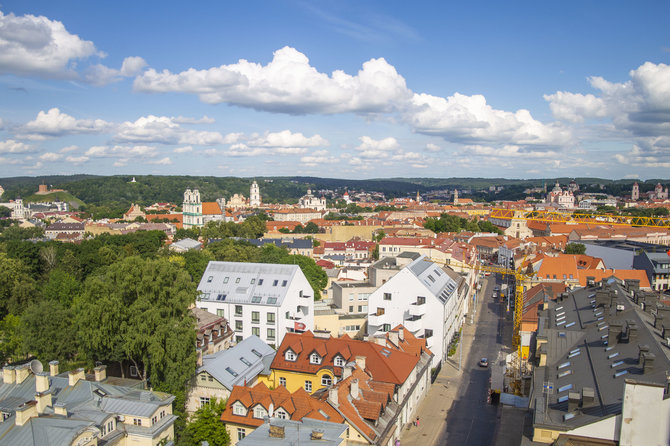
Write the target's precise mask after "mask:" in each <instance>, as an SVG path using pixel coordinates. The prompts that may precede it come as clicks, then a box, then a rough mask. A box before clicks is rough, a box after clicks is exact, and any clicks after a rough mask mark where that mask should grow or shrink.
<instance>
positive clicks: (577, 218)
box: [489, 208, 670, 229]
mask: <svg viewBox="0 0 670 446" xmlns="http://www.w3.org/2000/svg"><path fill="white" fill-rule="evenodd" d="M495 218H498V219H502V220H535V221H541V222H547V223H585V224H591V225H613V226H641V227H646V228H663V229H669V228H670V217H634V216H630V215H613V214H596V213H581V212H578V213H576V212H559V211H522V210H516V209H497V208H494V209H491V213H490V214H489V219H495Z"/></svg>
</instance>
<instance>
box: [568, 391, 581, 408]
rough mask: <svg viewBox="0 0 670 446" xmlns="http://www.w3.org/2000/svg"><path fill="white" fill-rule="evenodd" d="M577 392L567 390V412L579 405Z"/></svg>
mask: <svg viewBox="0 0 670 446" xmlns="http://www.w3.org/2000/svg"><path fill="white" fill-rule="evenodd" d="M580 399H581V398H580V395H579V392H568V412H574V411H575V410H577V408H578V407H579V400H580Z"/></svg>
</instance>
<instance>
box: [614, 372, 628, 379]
mask: <svg viewBox="0 0 670 446" xmlns="http://www.w3.org/2000/svg"><path fill="white" fill-rule="evenodd" d="M626 373H628V370H622V371H620V372H616V373H615V374H614V377H615V378H618V377H620V376H623V375H625V374H626Z"/></svg>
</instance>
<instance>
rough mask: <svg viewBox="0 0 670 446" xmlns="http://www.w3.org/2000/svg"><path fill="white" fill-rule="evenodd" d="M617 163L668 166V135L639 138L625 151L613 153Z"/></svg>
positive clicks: (669, 164)
mask: <svg viewBox="0 0 670 446" xmlns="http://www.w3.org/2000/svg"><path fill="white" fill-rule="evenodd" d="M614 159H616V160H617V161H618V162H619V163H621V164H625V165H629V166H638V167H645V168H668V167H670V136H659V137H653V138H652V137H650V138H639V139H638V140H637V144H633V148H632V149H631V150H630V151H628V152H625V153H618V154H615V155H614Z"/></svg>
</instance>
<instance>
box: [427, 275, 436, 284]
mask: <svg viewBox="0 0 670 446" xmlns="http://www.w3.org/2000/svg"><path fill="white" fill-rule="evenodd" d="M428 278H429V279H430V281H431V282H433V283H435V278H433V276H431V275H430V274H428Z"/></svg>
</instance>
